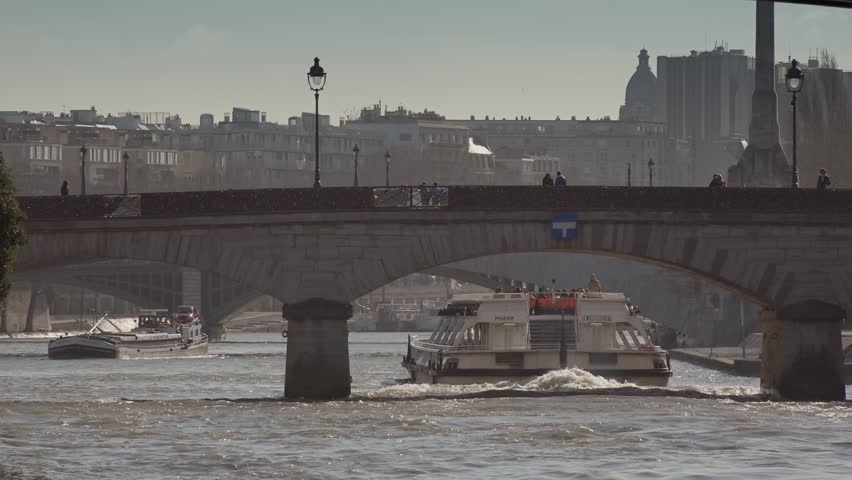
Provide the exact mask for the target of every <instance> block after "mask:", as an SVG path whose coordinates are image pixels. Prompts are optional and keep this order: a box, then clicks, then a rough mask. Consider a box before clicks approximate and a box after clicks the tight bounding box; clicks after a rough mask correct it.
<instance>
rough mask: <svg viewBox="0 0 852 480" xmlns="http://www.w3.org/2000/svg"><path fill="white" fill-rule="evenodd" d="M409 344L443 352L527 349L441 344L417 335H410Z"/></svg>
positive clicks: (524, 348) (524, 347)
mask: <svg viewBox="0 0 852 480" xmlns="http://www.w3.org/2000/svg"><path fill="white" fill-rule="evenodd" d="M411 345H413V346H416V347H419V348H423V349H426V350H435V351H438V350H440V351H444V352H498V351H499V352H503V351H523V350H527V347H526V346H523V347H509V348H495V347H492V346H491V345H471V344H467V345H441V344H438V343H430V342H424V341H422V340H418V339H417V337H411Z"/></svg>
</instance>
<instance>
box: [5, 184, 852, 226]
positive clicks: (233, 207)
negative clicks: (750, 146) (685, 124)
mask: <svg viewBox="0 0 852 480" xmlns="http://www.w3.org/2000/svg"><path fill="white" fill-rule="evenodd" d="M391 188H392V189H400V188H406V189H409V190H410V195H409V197H410V198H412V199H414V198H415V197H416V198H418V199H419V189H418V188H417V187H391ZM444 188H446V191H447V200H446V202H442V204H441V205H440V206H428V205H424V204H422V203H421V202H420V201H419V200H418V201H414V200H412V203H411V205H407V204H401V205H399V206H397V207H388V206H386V205H377V203H378V202H376V198H377V197H378V196H379V195H378V193H380V192H381V191H382V190H386V188H385V187H375V188H374V187H332V188H322V189H314V188H292V189H264V190H224V191H202V192H171V193H142V194H137V195H129V196H121V195H91V196H85V197H81V196H70V197H18V203H19V204H20V205H21V209H22V210H23V211H24V213H26V214H27V217H28V218H30V219H32V220H48V219H72V218H77V219H85V218H92V219H94V218H105V217H111V216H113V213H114V212H115V211H116V210H117V209H119V208H120V207H121V206H122V204H123V203H126V202H123V200H124V199H125V198H127V197H134V198H138V207H137V209H136V210H137V211H136V212H135V213H131V212H126V213H125V214H123V215H120V216H123V217H128V216H137V217H146V218H155V217H196V216H210V215H248V214H269V213H287V212H328V211H352V210H399V209H406V208H410V209H412V210H423V209H430V210H436V209H441V210H523V209H535V210H539V209H575V210H622V211H636V210H672V211H702V212H708V213H709V212H728V213H734V212H743V213H758V212H790V213H814V214H819V213H830V214H849V213H850V212H852V190H832V191H818V190H813V189H797V190H793V189H781V188H778V189H772V188H724V189H715V190H714V189H709V188H688V187H588V186H582V187H564V188H556V187H543V186H484V187H477V186H457V187H456V186H451V187H444Z"/></svg>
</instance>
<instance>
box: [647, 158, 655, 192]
mask: <svg viewBox="0 0 852 480" xmlns="http://www.w3.org/2000/svg"><path fill="white" fill-rule="evenodd" d="M654 165H656V164H655V163H654V159H653V158H649V159H648V186H649V187H653V186H654Z"/></svg>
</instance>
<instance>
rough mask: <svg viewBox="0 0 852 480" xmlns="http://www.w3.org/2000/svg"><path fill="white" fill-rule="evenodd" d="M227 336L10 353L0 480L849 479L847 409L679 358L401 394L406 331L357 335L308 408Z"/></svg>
mask: <svg viewBox="0 0 852 480" xmlns="http://www.w3.org/2000/svg"><path fill="white" fill-rule="evenodd" d="M228 340H229V341H228V342H226V343H217V344H212V345H211V346H210V354H209V355H208V356H206V357H203V358H194V359H181V360H65V361H58V360H48V359H47V356H46V352H47V344H46V343H44V342H35V343H10V342H6V343H0V479H7V478H9V479H41V478H50V479H77V478H80V479H95V478H110V479H116V478H140V479H174V478H205V479H219V478H223V479H224V478H305V479H344V478H359V479H361V478H363V479H373V478H438V479H443V478H446V479H458V478H464V479H466V480H468V479H491V478H529V479H551V478H552V479H557V478H559V479H562V478H588V479H608V478H612V479H655V478H672V479H682V478H691V479H700V478H731V479H740V478H773V479H789V478H803V479H804V478H808V479H811V478H820V479H829V478H838V479H840V478H842V479H849V478H852V406H850V403H848V402H847V403H770V402H766V401H763V399H761V398H760V397H759V395H758V388H757V384H758V381H757V380H756V379H751V378H738V377H732V376H728V375H725V374H721V373H717V372H714V371H711V370H706V369H703V368H699V367H694V366H691V365H688V364H685V363H681V362H673V369H674V370H675V376H674V377H673V381H672V387H670V388H668V389H637V388H631V387H623V386H619V385H617V384H613V383H612V382H609V381H606V380H604V379H601V378H598V377H594V376H591V375H589V374H587V373H585V372H582V371H578V370H565V371H560V372H553V373H551V374H548V375H547V376H545V377H541V378H539V379H537V380H535V381H533V382H531V383H530V384H527V385H513V386H511V385H504V384H498V385H480V386H470V387H442V386H424V385H399V384H397V382H396V379H399V378H403V377H405V371H404V370H403V369H402V368H401V367H400V366H399V362H400V360H401V357H402V355H403V354H404V352H405V341H406V335H405V334H397V333H353V334H351V335H350V354H351V368H352V377H353V396H352V398H351V399H349V400H346V401H334V402H316V403H301V402H287V401H283V400H281V395H282V394H283V385H284V361H285V357H284V353H285V344H284V343H282V340H281V338H280V336H278V335H276V334H248V333H246V334H231V335H230V336H229V338H228Z"/></svg>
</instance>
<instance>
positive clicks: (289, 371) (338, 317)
mask: <svg viewBox="0 0 852 480" xmlns="http://www.w3.org/2000/svg"><path fill="white" fill-rule="evenodd" d="M283 314H284V317H285V318H286V319H287V367H286V371H285V375H284V396H285V397H286V398H307V399H318V400H319V399H333V398H344V397H348V396H349V393H350V388H351V386H350V384H351V382H352V377H351V376H350V375H349V331H348V327H347V325H346V321H347V320H348V319H349V318H350V317H351V316H352V305H350V304H348V303H340V302H335V301H332V300H325V299H322V298H312V299H310V300H306V301H304V302H299V303H295V304H285V305H284V309H283Z"/></svg>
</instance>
